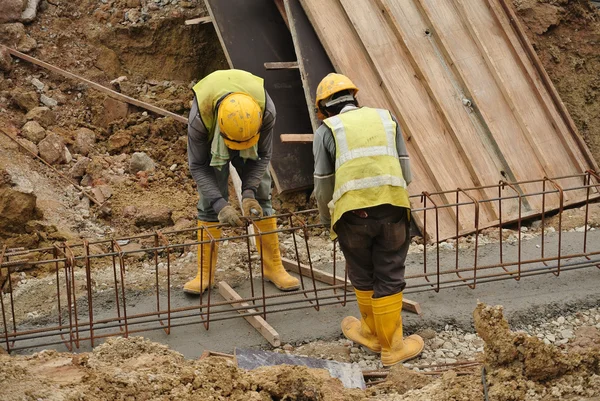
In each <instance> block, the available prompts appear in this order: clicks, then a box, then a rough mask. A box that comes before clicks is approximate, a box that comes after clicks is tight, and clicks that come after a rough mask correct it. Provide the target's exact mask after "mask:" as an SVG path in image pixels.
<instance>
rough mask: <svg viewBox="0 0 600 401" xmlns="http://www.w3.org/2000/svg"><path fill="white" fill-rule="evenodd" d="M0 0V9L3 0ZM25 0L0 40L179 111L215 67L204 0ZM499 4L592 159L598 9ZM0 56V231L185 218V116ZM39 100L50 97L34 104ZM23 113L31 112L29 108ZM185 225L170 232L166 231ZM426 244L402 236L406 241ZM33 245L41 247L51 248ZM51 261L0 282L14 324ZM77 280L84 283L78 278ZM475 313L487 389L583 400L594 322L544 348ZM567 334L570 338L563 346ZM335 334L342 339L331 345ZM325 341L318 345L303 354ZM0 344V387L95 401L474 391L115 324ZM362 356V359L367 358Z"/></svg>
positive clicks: (42, 232)
mask: <svg viewBox="0 0 600 401" xmlns="http://www.w3.org/2000/svg"><path fill="white" fill-rule="evenodd" d="M2 3H3V4H2V5H0V7H3V6H5V5H6V4H9V3H11V1H8V2H2ZM40 3H41V4H40V7H39V10H38V15H37V17H36V18H35V19H34V20H33V21H32V22H27V23H25V24H20V23H16V24H15V23H9V24H0V43H5V44H7V45H10V46H16V47H18V48H19V50H21V51H23V52H26V53H28V54H31V55H33V56H35V57H38V58H40V59H42V60H45V61H48V62H50V63H52V64H54V65H56V66H58V67H60V68H63V69H65V70H68V71H71V72H74V73H77V74H79V75H82V76H84V77H85V78H87V79H90V80H92V81H95V82H98V83H101V84H103V85H106V86H108V87H111V88H113V89H115V90H118V91H120V92H121V93H123V94H125V95H129V96H132V97H135V98H137V99H140V100H143V101H146V102H149V103H151V104H155V105H157V106H159V107H162V108H165V109H168V110H170V111H172V112H175V113H179V114H185V113H187V112H188V110H189V105H190V103H189V102H190V100H191V98H192V96H191V91H190V88H191V86H192V85H193V84H194V83H195V82H196V81H197V80H198V79H200V78H201V77H203V76H205V75H206V74H208V73H210V72H212V71H214V70H216V69H220V68H226V67H227V63H226V60H225V57H224V55H223V52H222V50H221V47H220V44H219V41H218V38H217V36H216V33H215V31H214V29H213V28H212V26H211V25H210V24H201V25H194V26H185V25H184V23H183V22H184V20H186V19H188V18H194V17H202V16H205V15H207V12H206V10H205V9H204V6H203V2H202V1H199V0H190V1H179V2H178V1H172V0H161V1H154V2H149V1H140V0H102V1H101V0H82V1H76V2H67V1H56V0H43V1H41V2H40ZM513 4H514V7H515V9H516V11H517V14H518V16H519V17H520V18H521V21H522V22H523V23H524V25H525V26H526V28H527V32H528V35H529V38H530V40H531V41H532V43H533V44H534V47H535V49H536V51H537V52H538V54H539V56H540V58H541V60H542V63H543V64H544V66H545V68H546V70H547V71H548V74H549V75H550V77H551V79H552V80H553V82H554V84H555V86H556V88H557V90H558V92H559V93H560V96H561V98H562V99H563V101H564V102H565V104H566V106H567V108H568V109H569V112H570V114H571V116H572V117H573V119H574V121H575V124H576V125H577V127H578V129H579V131H580V133H581V134H582V135H583V137H584V139H585V141H586V143H587V144H588V146H589V147H590V149H591V151H592V153H593V155H594V156H595V158H596V159H597V160H600V14H599V13H598V11H597V9H595V8H594V7H593V6H592V5H590V4H589V2H588V1H587V0H513ZM175 60H176V61H177V62H176V63H175V62H174V61H175ZM0 61H3V59H2V58H0ZM4 62H5V63H6V59H4ZM0 66H3V68H4V70H2V71H0V211H1V212H2V213H0V244H2V245H7V246H8V247H9V248H10V247H21V246H22V247H27V248H36V247H41V246H48V245H51V244H53V243H55V242H56V241H65V240H68V241H71V242H78V241H79V240H80V239H82V238H88V239H94V238H104V237H106V236H116V237H120V236H126V235H134V234H140V233H148V232H153V231H154V230H156V229H169V228H177V229H182V228H187V227H193V226H194V224H195V215H196V210H195V202H196V199H197V194H196V189H195V187H194V184H193V182H192V180H191V178H190V176H189V171H188V168H187V161H186V146H187V145H186V130H185V126H184V125H183V124H180V123H177V122H174V121H173V120H171V119H169V118H158V117H156V116H154V115H152V114H148V113H147V112H144V111H143V110H139V109H136V108H135V107H132V106H128V105H126V104H123V103H120V102H117V101H114V100H112V99H109V98H107V97H106V96H105V95H103V94H101V93H99V92H97V91H95V90H93V89H89V88H87V87H85V86H84V85H81V84H79V83H78V82H75V81H71V80H66V79H64V78H62V77H60V76H59V75H56V74H54V73H50V72H47V71H46V70H42V69H40V68H37V67H35V66H33V65H31V64H29V63H26V62H17V61H15V60H12V61H10V63H9V66H8V67H7V66H6V64H1V63H0ZM40 105H44V106H48V108H49V109H50V110H47V111H40V110H34V109H36V108H37V107H38V106H40ZM32 110H33V114H34V115H35V116H32V115H31V114H30V113H32ZM30 121H36V122H38V125H39V127H38V126H32V125H31V124H30V125H29V126H28V129H25V126H26V125H27V124H28V122H30ZM90 132H91V133H92V135H91V136H90ZM51 134H55V135H51ZM7 136H9V137H11V138H13V139H15V140H16V141H18V142H20V143H21V144H22V145H23V146H25V147H26V148H27V149H29V150H30V151H32V152H33V153H36V154H41V153H42V151H43V149H44V144H43V142H44V141H45V140H46V138H48V137H51V138H52V139H53V140H54V143H59V144H61V145H60V146H62V148H64V149H67V152H63V153H64V154H62V155H58V156H57V159H56V161H55V162H53V163H51V164H52V165H53V167H54V168H56V169H57V170H58V171H60V172H62V173H63V174H64V175H65V176H67V177H68V178H69V179H70V180H72V181H73V182H74V183H75V184H77V185H80V186H81V187H82V188H83V189H84V190H86V191H87V192H89V193H91V194H92V195H93V196H94V198H96V199H99V200H100V201H101V203H102V202H104V201H107V202H106V203H105V205H104V207H102V208H100V207H98V206H96V205H94V203H93V202H90V200H89V199H88V198H87V197H86V196H84V195H83V193H82V191H81V190H80V189H76V188H74V187H73V186H72V185H71V184H69V183H67V182H66V181H65V180H64V179H61V178H59V177H58V176H57V174H56V173H54V172H53V171H51V170H50V169H49V168H48V167H46V166H43V165H41V164H40V163H39V162H38V161H37V160H33V159H32V157H31V154H30V153H26V152H25V151H23V149H22V148H19V146H18V145H16V144H15V142H14V141H11V140H10V139H9V138H8V137H7ZM86 138H87V139H86ZM90 138H91V139H90ZM134 152H144V153H145V154H146V155H147V156H149V158H150V159H151V160H152V162H153V163H152V165H151V166H150V165H147V166H145V167H144V170H142V171H135V170H133V169H132V158H133V153H134ZM66 153H68V154H69V155H68V156H67V155H66ZM165 183H166V185H165ZM275 195H276V194H275ZM274 206H275V209H276V210H285V209H291V210H303V209H308V208H312V207H314V203H312V202H311V200H310V199H307V197H306V195H305V194H304V193H302V194H295V195H290V196H275V199H274ZM598 207H599V205H598V204H596V205H594V206H593V209H592V213H591V215H590V222H591V223H592V226H594V227H599V226H600V220H599V219H600V211H599V210H598ZM565 213H566V214H565V220H564V221H563V229H564V230H566V231H569V230H580V229H581V228H582V226H583V217H582V213H583V212H582V210H577V209H575V210H572V211H567V212H565ZM556 228H557V221H556V218H554V219H550V221H548V222H547V223H546V227H540V225H539V224H538V225H535V224H534V225H531V224H528V231H527V232H526V233H525V234H524V235H525V236H530V238H534V237H535V236H538V235H539V234H540V232H541V230H544V229H546V230H550V229H556ZM513 229H514V227H513ZM313 234H315V236H314V237H312V238H311V239H310V241H311V246H312V249H316V250H319V251H318V252H315V253H313V255H311V256H312V260H313V262H317V263H318V262H319V261H320V260H327V259H329V258H331V249H332V248H331V247H332V245H331V243H330V241H329V240H328V239H327V237H326V234H320V233H318V232H315V233H313ZM504 236H505V239H506V240H510V239H513V240H514V238H516V232H515V231H511V230H506V231H505V232H504ZM482 238H483V239H482V243H487V242H494V241H497V240H498V235H497V233H496V232H495V231H494V230H489V231H486V232H485V233H484V234H483V236H482ZM192 239H193V236H187V237H186V236H183V237H182V238H178V240H180V241H181V242H184V241H185V240H188V241H191V240H192ZM280 239H281V244H282V252H283V254H284V256H287V257H289V258H292V259H294V258H295V257H296V255H295V251H294V248H293V241H292V239H291V237H290V236H289V235H281V238H280ZM300 240H301V238H300ZM151 244H152V240H139V241H132V243H131V244H127V245H124V246H129V247H130V248H129V249H135V247H140V248H147V247H150V246H152V245H151ZM472 245H473V238H472V237H470V238H462V239H461V240H459V244H458V246H459V247H460V248H469V247H472ZM443 246H444V249H454V247H455V246H457V244H456V243H455V242H453V241H449V242H446V243H444V244H443ZM423 248H424V246H423V245H422V243H421V244H420V243H419V241H418V240H415V241H414V243H413V244H412V245H411V252H417V253H418V252H422V251H423ZM94 251H95V252H98V253H99V252H101V251H102V249H101V248H100V249H95V250H94ZM254 255H255V256H254V257H256V254H254ZM37 256H38V257H41V258H50V257H51V255H50V254H49V253H48V254H42V255H37ZM339 256H340V257H341V255H339ZM195 257H196V256H195V252H194V251H193V249H191V248H188V249H183V250H182V251H181V252H180V253H177V255H174V259H173V261H174V263H176V264H177V266H176V269H174V271H175V274H174V275H173V281H172V285H173V286H174V287H175V288H179V287H181V286H182V285H183V283H184V282H185V281H186V280H187V279H189V278H190V277H191V276H193V274H194V272H195V266H196V260H195ZM245 257H246V249H245V247H241V248H240V247H236V246H234V244H228V245H224V246H223V247H222V250H221V254H220V260H221V262H220V264H219V266H218V269H217V281H219V280H225V279H226V280H227V281H228V282H229V283H231V284H232V285H233V286H235V285H236V283H242V282H244V281H245V280H247V278H248V272H247V270H246V269H245V259H244V258H245ZM299 258H300V260H301V261H303V262H306V261H307V255H306V251H305V250H304V248H303V247H301V248H300V255H299ZM339 260H340V261H341V259H339ZM162 268H164V266H163V267H162ZM98 269H99V273H100V274H98V276H97V277H98V279H97V281H96V282H95V283H94V290H95V291H97V292H100V293H101V292H102V291H108V290H109V289H110V282H111V280H112V276H111V274H112V270H111V269H106V265H104V266H102V269H106V270H102V269H101V268H100V266H98ZM128 269H129V270H128V277H129V278H131V282H130V285H131V288H132V289H133V290H138V291H145V290H146V289H148V288H149V287H150V286H151V285H152V284H153V283H154V280H155V276H154V275H153V269H154V267H153V266H152V263H151V261H150V260H149V258H141V259H135V258H132V260H128ZM48 270H50V269H34V270H28V271H25V272H20V273H18V274H13V276H12V281H11V284H12V285H14V288H15V295H16V296H17V297H18V298H19V300H20V302H19V303H18V304H17V305H19V307H18V309H17V311H16V320H17V321H19V322H22V321H35V320H36V319H38V318H39V317H40V316H44V315H45V314H46V313H47V312H49V310H47V309H51V308H52V305H53V304H52V303H51V302H48V300H50V299H53V298H54V297H55V296H56V294H55V287H53V286H54V285H55V284H56V283H55V282H53V280H54V278H53V276H52V275H48V274H46V273H47V271H48ZM4 274H5V272H0V279H2V280H0V281H1V282H2V283H3V285H4V286H6V285H7V283H6V281H5V280H4V279H5V275H4ZM77 274H83V272H81V271H79V272H77ZM161 285H164V282H162V281H161ZM5 288H6V287H5ZM76 290H77V291H78V293H83V292H84V291H85V288H83V287H81V288H77V289H76ZM475 320H476V322H478V323H477V325H476V328H477V330H478V334H479V337H478V338H477V340H480V341H481V339H482V340H485V341H486V346H485V355H483V354H481V355H479V356H478V357H477V358H478V360H481V361H484V362H485V365H486V368H487V369H488V370H487V372H488V376H487V377H488V384H489V387H490V399H494V400H522V399H528V400H529V399H530V400H553V399H567V400H568V399H573V400H575V399H577V400H593V399H598V396H599V395H598V389H599V388H600V380H599V377H598V374H599V372H598V364H599V362H598V353H597V348H598V341H597V333H595V332H593V330H592V329H594V327H597V326H590V327H592V329H589V330H588V334H587V337H586V338H587V340H585V341H584V340H581V341H579V340H578V338H580V337H577V336H575V337H574V338H573V339H567V340H569V341H568V342H567V343H561V344H559V345H560V346H561V348H560V350H557V349H556V348H553V346H554V344H555V342H553V341H550V340H547V338H545V339H546V340H547V342H549V343H551V344H546V345H542V344H543V340H542V339H540V341H537V340H536V339H535V338H530V337H527V336H525V335H523V334H518V333H510V332H508V328H507V326H506V324H505V322H504V321H503V320H502V319H501V316H500V314H499V311H498V309H497V308H485V307H483V306H482V307H481V308H478V311H476V319H475ZM590 330H591V331H592V333H591V334H590V332H589V331H590ZM461 336H463V337H464V334H461ZM584 337H585V336H584ZM452 338H455V339H457V338H461V337H458V334H456V333H455V334H453V336H451V337H449V338H448V341H450V340H451V339H452ZM590 338H592V339H591V340H590ZM431 341H432V342H433V341H434V340H433V339H432V340H431ZM456 341H459V342H460V341H464V340H463V339H460V340H456ZM557 341H561V340H560V339H558V338H557ZM577 341H579V342H577ZM571 343H573V344H574V345H573V349H571V350H569V347H568V345H569V344H571ZM341 347H342V349H344V352H343V354H344V355H345V354H346V351H348V353H349V354H352V355H359V354H358V353H357V352H351V351H350V350H351V349H352V348H353V347H351V344H348V343H343V344H342V345H341ZM316 348H317V349H319V347H318V346H317V347H316ZM334 348H335V349H336V350H337V351H339V350H340V346H338V345H336V346H335V347H334ZM478 348H479V346H476V347H474V350H475V351H476V350H477V349H478ZM329 349H330V350H331V347H329ZM337 351H336V352H337ZM304 352H306V349H305V350H304ZM308 353H310V352H308ZM334 353H335V352H333V351H331V352H330V351H327V352H321V353H319V352H315V353H314V356H319V357H331V355H333V354H334ZM449 355H452V354H449ZM0 358H1V359H0V378H1V380H2V383H3V385H2V387H1V390H0V399H3V398H2V397H4V399H19V397H20V399H38V398H42V399H57V400H58V399H79V398H81V396H82V395H85V396H86V398H89V399H94V398H93V397H99V398H97V399H106V395H105V394H109V395H110V396H109V397H108V398H114V399H132V398H128V397H132V396H138V399H182V398H183V399H209V397H211V396H212V397H216V398H215V399H218V397H221V398H229V399H240V400H241V399H256V400H262V399H268V400H271V399H283V398H284V397H285V396H288V397H289V399H306V400H312V399H325V400H329V399H331V400H337V399H348V400H351V399H368V398H371V399H385V400H430V399H440V400H471V399H482V392H483V387H482V385H481V376H480V375H481V372H477V373H475V374H466V375H463V374H462V373H464V372H460V371H458V373H457V372H456V371H455V372H446V373H444V375H443V376H441V377H439V375H437V376H431V375H422V374H421V373H410V374H409V373H408V372H407V371H405V370H402V368H397V369H394V370H392V373H391V374H390V380H388V381H387V382H385V383H382V384H379V385H376V386H374V387H372V388H371V389H370V390H368V391H367V392H366V393H363V392H347V391H344V390H343V389H341V388H340V387H339V384H338V383H335V382H334V381H332V379H331V378H329V377H327V376H326V375H323V374H322V372H313V371H310V372H309V371H305V370H303V369H294V368H292V369H290V368H283V369H280V368H278V369H274V371H273V370H269V369H267V370H265V371H264V372H258V373H248V372H243V371H240V370H238V369H237V368H235V367H234V366H231V364H230V363H229V362H227V361H226V360H219V359H209V360H205V361H191V360H185V359H183V357H182V356H181V355H179V354H177V353H175V352H173V351H169V350H168V349H166V348H165V347H163V346H160V345H157V344H152V343H149V342H147V341H144V340H142V339H130V340H123V339H113V340H110V341H109V342H108V343H106V344H104V345H102V346H100V347H98V348H97V349H96V350H95V351H94V352H93V353H91V354H83V355H81V356H73V355H68V354H58V353H55V352H54V351H48V352H43V353H39V354H36V355H33V356H27V357H24V356H19V357H14V358H9V357H5V356H0ZM365 358H366V357H365ZM365 358H362V357H361V361H363V362H365V361H373V359H365ZM442 358H446V359H448V358H450V359H452V358H454V356H447V355H446V356H442ZM351 360H352V361H354V362H358V359H351ZM114 361H117V363H112V362H114ZM369 363H370V362H369ZM369 366H370V365H369ZM223 378H227V379H223ZM300 378H302V379H304V380H301V379H300ZM306 378H308V379H306ZM5 383H7V385H6V386H5ZM415 387H418V388H415ZM100 391H101V392H102V393H99V392H100ZM3 393H4V394H3ZM7 394H8V395H7ZM98 394H102V396H99V395H98ZM6 397H8V398H6ZM103 397H104V398H103ZM119 397H121V398H119Z"/></svg>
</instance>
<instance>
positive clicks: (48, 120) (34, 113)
mask: <svg viewBox="0 0 600 401" xmlns="http://www.w3.org/2000/svg"><path fill="white" fill-rule="evenodd" d="M25 119H27V121H37V122H38V123H40V125H41V126H42V127H44V128H46V129H48V127H51V126H53V125H54V124H56V115H55V114H54V112H53V111H52V110H50V109H49V108H48V107H34V108H33V109H31V110H30V111H29V112H28V113H27V114H26V115H25Z"/></svg>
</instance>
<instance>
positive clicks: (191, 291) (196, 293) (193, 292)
mask: <svg viewBox="0 0 600 401" xmlns="http://www.w3.org/2000/svg"><path fill="white" fill-rule="evenodd" d="M183 292H185V293H186V294H192V295H200V294H202V293H201V292H199V291H193V290H186V289H185V288H184V289H183Z"/></svg>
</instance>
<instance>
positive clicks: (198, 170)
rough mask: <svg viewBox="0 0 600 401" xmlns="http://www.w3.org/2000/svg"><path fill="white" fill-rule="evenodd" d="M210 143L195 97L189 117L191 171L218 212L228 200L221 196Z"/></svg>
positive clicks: (201, 189) (199, 186) (189, 160)
mask: <svg viewBox="0 0 600 401" xmlns="http://www.w3.org/2000/svg"><path fill="white" fill-rule="evenodd" d="M210 145H211V144H210V142H209V140H208V131H207V130H206V127H205V126H204V123H203V122H202V118H200V115H199V114H198V105H197V102H196V99H195V98H194V101H193V102H192V109H191V110H190V117H189V119H188V163H189V166H190V173H191V174H192V178H194V181H196V185H197V186H198V189H199V190H200V193H202V196H203V197H204V198H205V199H207V200H208V201H209V202H210V204H211V206H212V208H213V209H214V211H215V212H216V213H217V214H218V213H219V212H220V211H221V209H223V208H224V207H225V206H227V201H226V200H225V199H223V197H222V196H221V192H220V191H219V186H218V185H217V177H216V175H215V171H214V169H213V168H212V167H211V166H210V159H211V154H210Z"/></svg>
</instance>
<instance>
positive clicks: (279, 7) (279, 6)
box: [274, 0, 290, 29]
mask: <svg viewBox="0 0 600 401" xmlns="http://www.w3.org/2000/svg"><path fill="white" fill-rule="evenodd" d="M274 1H275V6H277V11H279V14H281V18H282V19H283V22H285V25H286V26H287V27H288V29H290V22H289V18H288V16H287V12H286V10H285V6H284V5H283V0H274Z"/></svg>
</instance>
